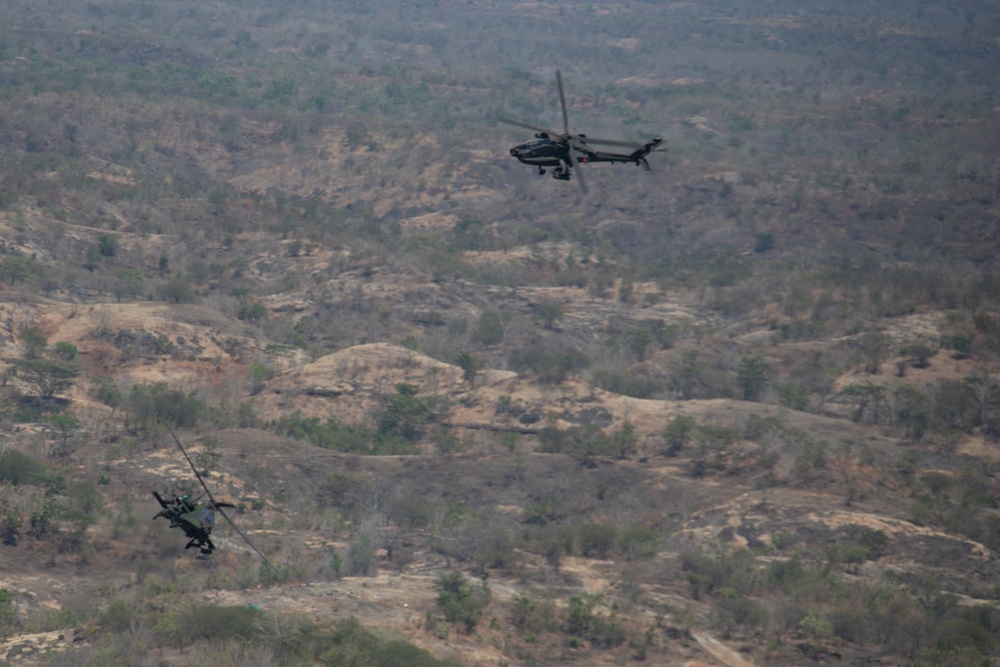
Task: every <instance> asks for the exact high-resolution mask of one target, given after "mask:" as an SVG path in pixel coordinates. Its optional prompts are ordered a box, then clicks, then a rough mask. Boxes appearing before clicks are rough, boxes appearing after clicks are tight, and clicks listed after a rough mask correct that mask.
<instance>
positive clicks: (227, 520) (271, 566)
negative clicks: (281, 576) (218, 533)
mask: <svg viewBox="0 0 1000 667" xmlns="http://www.w3.org/2000/svg"><path fill="white" fill-rule="evenodd" d="M215 511H217V512H218V513H219V514H221V515H222V518H223V519H225V520H226V523H228V524H229V525H230V526H232V528H233V530H235V531H236V533H237V534H238V535H239V536H240V537H242V538H243V541H244V542H246V543H247V544H249V545H250V548H251V549H253V550H254V551H255V552H257V555H258V556H260V559H261V560H262V561H264V562H265V563H267V566H268V567H269V568H271V571H272V572H274V573H275V574H278V568H276V567H275V566H274V565H273V564H272V563H271V561H269V560H268V559H267V556H265V555H264V554H263V553H262V552H261V550H260V549H258V548H257V545H255V544H254V543H253V542H251V541H250V538H249V537H247V536H246V534H245V533H244V532H243V531H242V530H240V529H239V526H237V525H236V524H235V523H233V520H232V519H230V518H229V515H228V514H226V513H225V512H223V511H222V509H221V508H219V507H216V508H215Z"/></svg>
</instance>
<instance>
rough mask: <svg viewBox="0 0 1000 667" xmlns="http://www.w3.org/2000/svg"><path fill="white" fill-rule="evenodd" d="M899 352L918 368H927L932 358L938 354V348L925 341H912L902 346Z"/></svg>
mask: <svg viewBox="0 0 1000 667" xmlns="http://www.w3.org/2000/svg"><path fill="white" fill-rule="evenodd" d="M899 353H900V354H902V355H903V356H904V357H908V358H909V359H910V361H911V362H912V363H913V365H914V366H916V367H917V368H927V367H928V366H929V365H930V364H929V363H928V362H929V361H930V358H931V357H933V356H934V355H935V354H937V350H936V349H934V348H933V347H931V346H930V345H925V344H923V343H912V344H910V345H905V346H903V347H902V348H900V350H899Z"/></svg>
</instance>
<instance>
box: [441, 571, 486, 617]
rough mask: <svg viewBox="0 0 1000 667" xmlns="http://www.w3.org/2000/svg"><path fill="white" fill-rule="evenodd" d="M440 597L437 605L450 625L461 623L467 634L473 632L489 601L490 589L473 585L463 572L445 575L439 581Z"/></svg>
mask: <svg viewBox="0 0 1000 667" xmlns="http://www.w3.org/2000/svg"><path fill="white" fill-rule="evenodd" d="M437 586H438V591H439V592H438V596H437V600H436V601H435V604H436V605H437V608H438V609H439V610H440V611H441V613H442V614H444V617H445V620H447V621H449V622H450V623H461V624H462V625H463V626H464V627H465V631H466V632H472V631H473V630H474V629H475V627H476V624H477V623H479V617H480V616H482V614H483V608H484V607H486V602H487V601H488V599H489V589H488V588H486V586H485V584H483V585H476V586H473V585H471V584H470V583H469V582H468V581H467V580H466V578H465V575H464V574H462V573H461V572H457V571H453V572H450V573H448V574H443V575H441V577H440V578H439V579H438V582H437Z"/></svg>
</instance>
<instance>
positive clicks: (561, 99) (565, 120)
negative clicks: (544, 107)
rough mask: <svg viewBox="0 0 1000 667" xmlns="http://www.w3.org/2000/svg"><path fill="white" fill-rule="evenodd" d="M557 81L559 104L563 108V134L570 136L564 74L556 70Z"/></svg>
mask: <svg viewBox="0 0 1000 667" xmlns="http://www.w3.org/2000/svg"><path fill="white" fill-rule="evenodd" d="M556 81H558V82H559V104H560V105H561V106H562V117H563V134H569V115H567V113H566V92H565V91H564V90H563V82H562V72H560V71H559V70H556Z"/></svg>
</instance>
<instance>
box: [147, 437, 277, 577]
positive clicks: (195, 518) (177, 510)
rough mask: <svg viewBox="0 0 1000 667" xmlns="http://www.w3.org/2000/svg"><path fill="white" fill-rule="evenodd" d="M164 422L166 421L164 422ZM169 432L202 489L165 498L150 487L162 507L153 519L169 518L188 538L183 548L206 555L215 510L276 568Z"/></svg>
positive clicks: (209, 550) (211, 547)
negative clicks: (194, 496)
mask: <svg viewBox="0 0 1000 667" xmlns="http://www.w3.org/2000/svg"><path fill="white" fill-rule="evenodd" d="M165 426H166V425H165ZM166 428H167V431H168V432H169V433H170V436H171V437H172V438H173V439H174V442H175V443H177V449H179V450H181V454H183V455H184V460H185V461H187V462H188V465H189V466H191V472H193V473H194V476H195V478H197V480H198V483H199V484H201V487H202V488H203V489H204V490H205V492H204V493H203V494H201V495H200V496H199V497H198V498H191V496H190V494H184V495H183V496H178V495H176V494H174V496H173V498H171V499H169V500H166V499H164V498H163V497H162V496H161V495H160V494H159V493H157V492H156V491H153V492H152V493H153V497H154V498H156V500H157V502H159V503H160V507H161V508H162V509H161V510H160V511H159V513H157V514H156V516H154V517H153V519H154V520H156V519H158V518H160V517H161V516H162V517H164V518H165V519H167V520H169V521H170V527H171V528H180V529H181V530H182V531H183V532H184V535H185V536H186V537H187V538H188V543H187V545H186V546H185V547H184V548H185V549H192V548H194V549H198V550H199V551H200V552H201V554H202V555H205V556H209V555H211V554H212V552H213V551H215V548H216V547H215V543H214V542H212V537H211V535H212V529H213V528H214V527H215V515H216V513H218V514H219V515H221V516H222V518H223V519H225V520H226V522H227V523H228V524H229V525H230V527H232V529H233V530H235V531H236V533H237V534H238V535H239V536H240V537H242V538H243V541H244V542H246V543H247V544H248V545H250V548H251V549H253V550H254V552H256V554H257V555H258V556H260V558H261V560H263V561H264V563H266V564H267V566H268V567H270V568H271V570H272V571H274V572H277V571H278V569H277V568H276V567H274V565H273V564H272V563H271V561H269V560H268V559H267V556H265V555H264V554H263V552H261V550H260V549H258V548H257V546H256V545H255V544H254V543H253V542H251V541H250V538H249V537H247V536H246V534H245V533H244V532H243V531H242V530H240V529H239V527H238V526H237V525H236V524H235V523H233V520H232V519H230V518H229V515H228V514H226V513H225V512H224V511H223V508H224V507H230V508H232V507H236V506H235V505H233V504H231V503H220V502H219V501H217V500H216V499H215V497H214V496H213V495H212V492H211V490H209V488H208V485H207V484H205V480H204V479H203V478H202V476H201V473H199V472H198V468H197V467H195V465H194V462H193V461H192V460H191V457H190V456H188V453H187V450H185V449H184V445H182V444H181V441H180V438H178V437H177V434H176V433H174V431H173V429H171V428H170V427H169V426H167V427H166ZM202 498H205V499H206V500H205V502H204V503H203V502H201V499H202Z"/></svg>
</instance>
